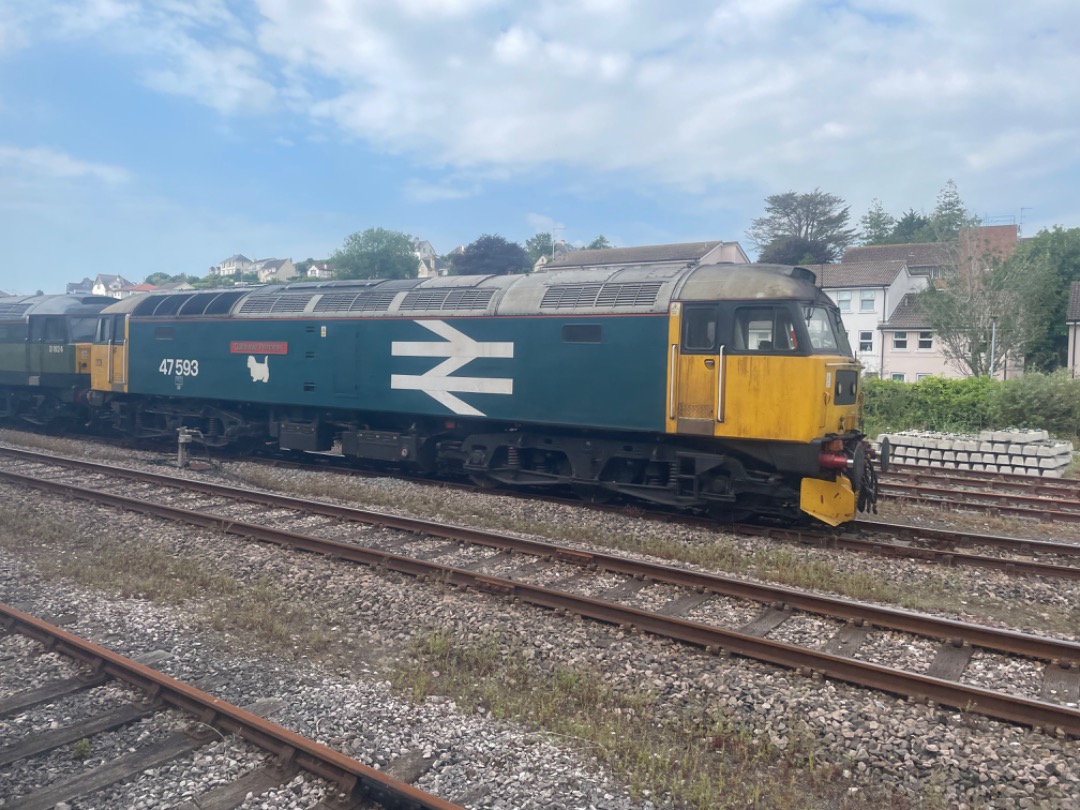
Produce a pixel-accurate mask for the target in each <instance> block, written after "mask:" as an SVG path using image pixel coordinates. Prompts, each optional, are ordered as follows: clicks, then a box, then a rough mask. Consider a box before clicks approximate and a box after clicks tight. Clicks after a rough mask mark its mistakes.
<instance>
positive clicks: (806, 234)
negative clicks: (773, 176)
mask: <svg viewBox="0 0 1080 810" xmlns="http://www.w3.org/2000/svg"><path fill="white" fill-rule="evenodd" d="M849 215H850V208H849V206H847V205H845V204H844V201H843V199H841V198H840V197H837V196H836V195H835V194H827V193H825V192H824V191H822V190H821V189H814V190H813V191H811V192H809V193H808V194H798V193H796V192H794V191H789V192H787V193H786V194H773V195H772V196H770V197H766V198H765V216H763V217H760V218H758V219H755V220H754V221H753V222H752V223H751V224H750V227H749V229H747V231H746V235H747V237H748V238H749V239H750V241H751V242H753V243H754V245H755V246H756V247H757V248H758V250H759V251H760V250H762V249H764V248H765V247H767V246H769V245H771V244H773V243H774V242H776V241H777V240H779V239H782V238H784V237H796V238H799V239H805V240H807V241H808V242H815V243H820V244H821V245H823V246H824V255H825V257H826V260H827V261H833V260H834V259H836V258H839V256H840V255H841V254H842V253H843V252H844V248H846V247H847V246H848V245H850V244H851V243H852V242H854V241H855V230H854V229H853V228H848V227H847V225H848V217H849Z"/></svg>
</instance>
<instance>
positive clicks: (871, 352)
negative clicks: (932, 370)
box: [810, 259, 928, 374]
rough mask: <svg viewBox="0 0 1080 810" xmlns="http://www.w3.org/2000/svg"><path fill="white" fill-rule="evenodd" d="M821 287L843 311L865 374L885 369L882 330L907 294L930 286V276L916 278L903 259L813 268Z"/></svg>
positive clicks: (843, 263)
mask: <svg viewBox="0 0 1080 810" xmlns="http://www.w3.org/2000/svg"><path fill="white" fill-rule="evenodd" d="M810 269H811V270H813V271H814V272H815V273H816V274H817V277H818V284H819V285H820V286H821V288H822V290H824V291H825V294H826V295H828V296H829V298H831V299H832V300H833V301H835V302H836V305H837V306H838V307H839V308H840V314H841V317H842V318H843V320H844V327H845V328H846V329H847V333H848V340H849V341H850V343H851V348H852V349H853V350H854V352H855V356H856V357H857V358H858V360H859V362H860V363H862V365H863V369H864V371H867V372H870V373H874V374H877V373H879V372H880V371H881V369H882V368H883V352H884V349H885V347H884V344H883V343H882V340H881V333H880V332H879V328H880V326H881V324H882V323H884V322H885V321H887V320H888V319H889V318H890V317H892V315H893V312H894V310H895V309H896V307H897V306H898V305H899V304H900V301H901V300H902V299H903V298H904V296H905V295H907V294H908V293H911V292H916V291H918V290H921V289H924V288H925V287H926V284H927V281H928V278H927V276H915V275H912V273H911V271H910V268H909V267H908V266H907V263H906V262H904V261H902V260H895V259H894V260H885V261H870V262H842V263H840V264H818V265H811V266H810Z"/></svg>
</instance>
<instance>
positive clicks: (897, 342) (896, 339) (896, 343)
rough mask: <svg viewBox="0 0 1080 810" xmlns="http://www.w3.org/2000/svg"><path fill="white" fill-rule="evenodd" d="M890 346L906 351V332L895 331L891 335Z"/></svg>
mask: <svg viewBox="0 0 1080 810" xmlns="http://www.w3.org/2000/svg"><path fill="white" fill-rule="evenodd" d="M892 347H893V348H894V349H900V350H902V351H907V332H897V333H896V334H894V335H893V336H892Z"/></svg>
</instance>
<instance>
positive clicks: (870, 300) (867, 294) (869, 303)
mask: <svg viewBox="0 0 1080 810" xmlns="http://www.w3.org/2000/svg"><path fill="white" fill-rule="evenodd" d="M874 304H875V298H874V291H873V290H861V291H860V292H859V312H873V311H874Z"/></svg>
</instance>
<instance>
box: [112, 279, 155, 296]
mask: <svg viewBox="0 0 1080 810" xmlns="http://www.w3.org/2000/svg"><path fill="white" fill-rule="evenodd" d="M156 289H158V288H157V287H155V286H154V285H153V284H146V283H145V282H144V283H142V284H129V285H128V286H127V287H121V288H120V295H119V297H120V298H129V297H130V296H132V295H140V294H142V293H148V292H153V291H154V290H156Z"/></svg>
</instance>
